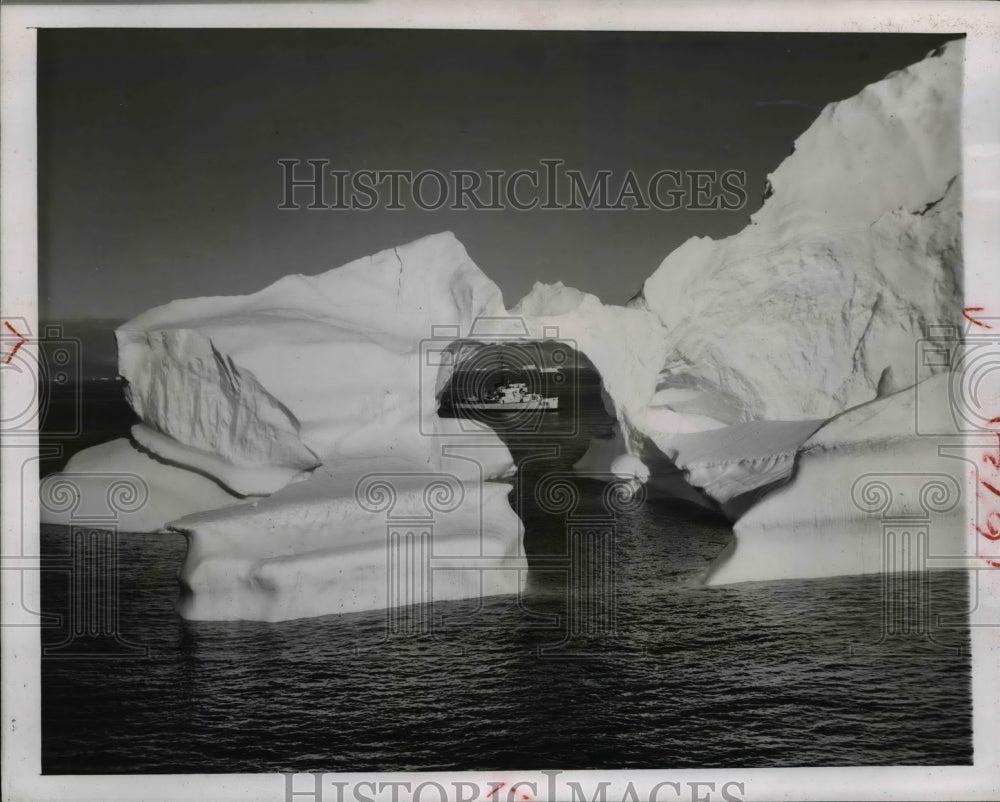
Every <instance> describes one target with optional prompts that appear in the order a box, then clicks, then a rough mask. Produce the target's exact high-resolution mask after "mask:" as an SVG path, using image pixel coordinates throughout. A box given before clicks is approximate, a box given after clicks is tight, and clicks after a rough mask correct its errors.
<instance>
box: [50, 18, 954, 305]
mask: <svg viewBox="0 0 1000 802" xmlns="http://www.w3.org/2000/svg"><path fill="white" fill-rule="evenodd" d="M950 38H954V36H953V35H950V36H940V35H917V34H862V35H854V34H668V33H589V32H565V33H564V32H508V31H485V32H470V31H416V30H405V31H364V30H321V31H316V30H308V31H303V30H270V31H255V30H146V31H136V30H121V29H119V30H43V31H40V32H39V90H38V91H39V191H40V195H39V198H40V200H39V204H40V206H39V225H40V240H41V241H40V265H39V282H40V294H39V295H40V314H41V316H42V317H43V318H49V319H56V318H61V319H82V318H127V317H131V316H132V315H135V314H137V313H139V312H141V311H143V310H144V309H147V308H149V307H151V306H154V305H157V304H161V303H165V302H167V301H169V300H171V299H173V298H177V297H190V296H197V295H218V294H233V293H245V292H250V291H253V290H256V289H259V288H261V287H263V286H264V285H266V284H268V283H270V282H271V281H273V280H275V279H277V278H279V277H281V276H283V275H285V274H287V273H293V272H298V273H306V274H312V273H319V272H322V271H324V270H327V269H329V268H332V267H336V266H338V265H341V264H343V263H345V262H348V261H350V260H352V259H355V258H357V257H359V256H363V255H365V254H368V253H373V252H375V251H378V250H382V249H383V248H387V247H391V246H393V245H398V244H402V243H404V242H408V241H410V240H412V239H415V238H417V237H420V236H423V235H425V234H430V233H433V232H437V231H443V230H449V229H450V230H452V231H454V232H455V233H456V235H457V236H458V238H459V239H460V240H461V241H462V242H463V243H464V244H465V246H466V248H467V249H468V250H469V253H470V255H471V256H472V258H473V259H474V260H475V261H476V263H477V264H478V265H479V266H480V267H481V268H482V269H483V270H484V271H485V272H486V273H487V275H489V276H490V277H491V278H492V279H493V280H494V281H496V282H497V283H498V284H499V285H500V288H501V289H502V290H503V292H504V298H505V301H506V303H507V305H508V306H512V305H513V304H514V303H515V302H516V301H517V300H518V299H519V298H520V297H521V296H522V295H523V294H524V293H526V292H527V291H528V290H530V288H531V285H532V284H533V282H534V281H535V280H541V281H545V282H554V281H557V280H562V281H563V282H565V283H567V284H570V285H573V286H576V287H579V288H580V289H583V290H586V291H589V292H593V293H596V294H597V295H599V296H600V297H601V298H602V300H605V301H607V302H613V303H622V302H624V301H626V300H627V299H628V298H629V297H630V296H632V295H633V294H634V293H635V292H636V291H637V290H638V289H639V287H640V286H641V283H642V280H643V279H644V278H645V277H646V276H648V275H649V274H650V273H651V272H652V271H653V270H654V269H655V268H656V267H657V266H658V265H659V263H660V261H661V260H662V259H663V258H664V257H665V256H666V255H667V254H668V253H669V252H670V251H671V250H673V249H674V248H676V247H677V246H678V245H680V244H681V243H682V242H683V241H684V240H685V239H687V238H688V237H690V236H694V235H709V236H713V237H722V236H726V235H728V234H732V233H734V232H736V231H738V230H739V229H740V228H742V227H743V225H745V223H746V220H747V217H748V216H749V214H751V213H752V212H753V211H755V210H756V209H757V208H758V207H759V205H760V198H761V193H762V190H763V184H764V177H765V174H766V173H768V172H770V171H771V170H773V169H774V168H775V167H777V165H778V164H779V163H780V162H781V160H782V159H783V158H784V157H785V156H787V155H788V154H789V152H790V150H791V145H792V142H793V140H794V139H795V137H796V136H798V134H800V133H801V132H802V131H804V130H805V129H806V128H807V127H808V125H809V124H810V123H811V122H812V120H813V119H814V118H815V117H816V116H817V114H818V113H819V111H820V110H821V109H822V107H823V106H824V105H825V104H826V103H828V102H830V101H833V100H839V99H842V98H845V97H849V96H850V95H853V94H855V93H856V92H857V91H859V90H860V89H861V88H862V87H863V86H864V85H866V84H868V83H871V82H872V81H875V80H878V79H880V78H882V77H884V76H885V75H886V74H887V73H888V72H890V71H892V70H894V69H898V68H900V67H904V66H906V65H907V64H910V63H912V62H914V61H917V60H919V59H920V58H922V57H923V56H924V55H925V53H926V52H927V51H928V50H930V49H932V48H934V47H936V46H937V45H939V44H940V43H942V42H943V41H946V40H947V39H950ZM282 158H285V159H303V160H304V159H308V158H325V159H328V160H329V161H330V163H331V164H330V167H331V169H345V170H351V171H357V170H361V169H371V170H376V169H383V170H387V169H409V170H413V171H419V170H422V169H437V170H442V171H444V170H454V169H465V170H473V171H477V172H478V173H480V174H485V172H486V171H487V170H507V171H513V170H517V169H522V168H525V169H537V168H538V166H539V160H540V159H543V158H560V159H563V160H565V162H566V167H569V168H575V169H579V170H582V171H583V172H584V174H586V175H588V176H592V175H593V174H594V173H596V172H597V171H598V170H610V171H612V179H611V185H612V187H617V185H618V184H620V182H621V180H622V179H623V178H624V175H625V173H626V171H627V170H629V169H631V170H634V171H635V173H636V175H637V176H638V177H639V178H640V179H641V180H642V181H643V182H645V180H646V179H648V178H649V177H650V176H652V175H653V174H654V173H655V172H657V171H658V170H663V169H675V170H719V171H722V170H726V169H737V170H743V171H745V172H746V175H747V182H746V184H747V191H748V195H749V202H748V204H747V205H746V206H745V207H744V208H742V209H739V210H736V211H697V210H691V211H686V210H675V211H657V210H649V211H634V210H632V211H622V210H605V211H597V210H578V211H572V210H560V211H553V210H538V209H536V210H534V211H529V212H519V211H516V210H513V209H508V210H504V211H476V210H471V209H469V210H449V209H447V208H446V209H442V210H439V211H424V210H421V209H419V208H416V207H415V206H414V205H413V204H408V205H407V208H406V209H405V210H404V211H390V210H385V209H384V208H379V209H376V210H372V211H367V212H362V211H350V210H320V211H316V210H314V211H309V210H306V209H305V208H303V209H301V210H298V211H289V210H284V211H282V210H279V209H278V205H279V203H280V202H281V200H282V192H283V185H282V169H281V168H280V166H279V165H278V163H277V162H278V159H282ZM435 194H436V193H435V191H434V185H433V184H431V185H430V188H429V189H428V195H429V196H430V197H431V198H432V199H433V196H434V195H435ZM298 197H299V198H301V197H302V196H301V195H299V196H298ZM384 202H388V201H387V200H386V201H384Z"/></svg>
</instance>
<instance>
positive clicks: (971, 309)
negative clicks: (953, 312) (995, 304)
mask: <svg viewBox="0 0 1000 802" xmlns="http://www.w3.org/2000/svg"><path fill="white" fill-rule="evenodd" d="M982 311H983V307H981V306H967V307H965V309H963V310H962V316H963V317H964V318H965V319H966V320H968V321H969V322H970V323H972V324H974V325H976V326H982V327H983V328H984V329H992V328H993V327H992V326H991V325H989V324H988V323H983V321H981V320H976V319H975V318H974V317H973V316H972V315H970V314H969V312H982Z"/></svg>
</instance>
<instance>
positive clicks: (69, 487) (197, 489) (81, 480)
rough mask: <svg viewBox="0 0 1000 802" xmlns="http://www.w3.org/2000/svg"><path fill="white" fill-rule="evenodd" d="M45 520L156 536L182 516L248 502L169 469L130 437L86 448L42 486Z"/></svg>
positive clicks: (203, 479)
mask: <svg viewBox="0 0 1000 802" xmlns="http://www.w3.org/2000/svg"><path fill="white" fill-rule="evenodd" d="M39 496H40V500H41V505H40V506H41V522H42V523H43V524H63V525H69V524H71V523H74V522H80V521H89V522H90V523H91V525H94V526H98V525H100V523H104V524H105V525H107V526H112V527H117V529H118V530H119V531H122V532H155V531H157V530H159V529H163V528H164V526H165V525H166V523H167V522H168V521H171V520H173V519H174V518H177V517H179V516H181V515H188V514H189V513H194V512H203V511H204V510H213V509H218V508H221V507H228V506H230V505H232V504H238V503H240V502H242V501H243V499H242V498H240V497H239V496H235V495H233V494H232V493H229V492H228V491H226V490H225V489H224V488H223V487H221V486H220V485H219V484H218V483H217V482H215V481H213V480H212V479H210V478H208V477H207V476H204V475H202V474H199V473H195V472H194V471H190V470H187V469H186V468H179V467H177V466H175V465H169V464H167V463H165V462H163V461H162V460H160V459H155V458H153V457H151V456H150V455H149V454H147V453H144V452H142V451H140V450H139V449H138V448H136V447H135V445H134V444H132V443H130V442H129V441H128V440H125V439H124V438H119V439H117V440H111V441H110V442H107V443H101V444H100V445H97V446H93V447H92V448H87V449H84V450H83V451H80V452H79V453H77V454H74V455H73V456H72V457H70V459H69V462H67V463H66V467H65V468H63V470H62V471H60V472H59V473H55V474H51V475H49V476H46V477H45V478H44V479H43V480H42V483H41V487H40V491H39Z"/></svg>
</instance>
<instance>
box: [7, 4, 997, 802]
mask: <svg viewBox="0 0 1000 802" xmlns="http://www.w3.org/2000/svg"><path fill="white" fill-rule="evenodd" d="M77 27H100V28H110V27H125V28H159V27H171V28H198V27H213V28H217V27H224V28H229V27H233V28H304V27H309V28H322V27H333V28H339V27H347V28H352V27H362V28H449V29H470V30H472V29H500V28H513V29H538V30H588V29H593V30H670V31H767V32H845V33H848V32H849V33H860V32H884V33H903V32H912V33H916V32H920V33H954V34H956V35H960V34H965V35H966V51H965V59H966V61H965V70H964V82H965V83H964V96H963V104H962V111H963V113H962V127H963V186H964V189H963V191H964V231H963V241H964V249H965V250H964V254H965V255H964V264H965V297H966V306H970V305H975V306H980V307H993V308H994V309H997V310H1000V269H998V267H1000V258H998V256H1000V7H998V6H997V5H996V4H991V3H989V2H920V1H919V0H917V1H915V2H891V1H890V2H886V1H885V0H872V1H869V2H820V1H819V0H816V2H803V3H797V4H791V3H788V2H782V1H781V0H777V1H776V2H753V3H747V2H737V0H730V1H729V2H722V1H720V0H715V1H714V2H702V3H689V2H663V3H654V2H642V1H641V0H634V1H630V0H619V2H607V1H603V0H572V1H570V0H557V1H555V2H552V1H551V0H550V2H546V3H540V2H525V1H524V0H512V1H511V2H504V3H490V2H487V0H465V1H464V2H451V1H450V0H435V1H433V2H427V1H426V0H424V1H423V2H419V3H415V2H406V0H376V1H374V2H330V3H317V4H304V3H259V4H243V3H232V4H229V3H222V4H173V5H170V4H163V5H142V4H116V5H46V4H23V5H20V4H13V5H10V4H8V5H4V6H3V7H2V9H0V75H2V84H0V93H2V98H0V100H2V107H0V158H2V164H0V226H2V229H0V270H2V274H0V278H2V285H0V286H2V288H3V292H2V295H0V320H15V319H16V320H21V321H24V324H25V326H26V327H27V329H28V330H29V331H30V332H36V331H37V330H38V298H37V293H38V284H37V263H38V229H37V183H36V181H37V166H38V163H37V153H36V150H37V126H36V94H35V85H36V58H37V52H36V45H37V39H36V33H37V29H39V28H77ZM654 267H655V265H650V270H652V269H653V268H654ZM997 314H998V316H1000V312H998V313H997ZM34 347H35V345H34V343H33V342H31V341H30V340H29V342H27V343H26V344H25V348H27V349H29V351H30V350H31V349H33V348H34ZM2 378H3V381H2V395H0V419H6V418H5V415H6V413H8V412H9V411H10V410H12V409H21V408H23V406H24V404H25V403H30V399H31V398H33V388H32V387H31V386H30V385H31V383H32V381H33V377H30V376H29V377H25V376H24V375H21V376H17V375H14V373H13V372H12V371H4V372H3V377H2ZM3 445H4V448H2V449H0V465H2V477H3V481H2V482H0V493H2V496H0V514H2V526H3V541H2V543H3V549H2V552H0V554H2V557H3V561H4V562H3V565H2V567H3V569H5V570H3V571H2V574H3V576H2V580H3V581H2V583H0V592H2V604H3V607H2V609H3V616H4V623H5V624H9V622H10V616H11V615H13V614H14V613H15V611H16V610H17V609H18V608H19V607H20V606H21V605H22V604H24V605H27V608H28V609H35V610H37V609H38V604H39V597H40V587H39V577H38V571H37V570H26V568H27V569H30V567H31V565H32V564H34V565H36V566H37V556H36V557H32V556H31V555H37V554H38V548H39V544H38V532H39V525H38V524H39V520H38V499H37V492H38V486H37V485H38V470H37V459H36V456H37V441H35V442H34V444H32V443H30V442H24V441H23V440H20V441H18V443H17V444H15V445H12V444H11V443H10V442H9V441H6V440H5V442H4V443H3ZM32 560H34V563H32ZM7 569H10V570H7ZM970 582H977V583H978V584H977V587H976V588H972V590H973V591H974V592H975V595H972V598H973V599H975V600H976V601H977V603H978V608H977V612H976V615H977V620H980V621H986V622H990V621H996V622H997V623H996V624H992V625H991V624H988V623H987V624H985V625H978V626H973V627H971V637H972V651H973V683H972V693H973V704H974V717H973V727H974V730H973V740H974V765H972V766H964V767H949V766H945V767H933V766H930V767H928V766H921V767H874V768H868V767H864V768H860V767H859V768H817V769H813V768H796V769H739V768H726V769H719V770H715V769H713V770H707V769H703V770H664V771H628V772H625V771H603V772H590V771H569V772H565V773H563V774H562V775H561V776H560V777H559V783H560V787H561V788H565V787H566V785H565V784H566V782H568V781H576V782H579V783H580V784H581V785H582V787H583V788H584V789H586V790H587V792H588V797H589V794H590V793H592V790H593V789H594V788H595V786H596V783H597V782H599V781H603V780H607V781H611V782H612V783H613V785H612V786H611V787H612V788H622V787H624V786H625V785H626V784H627V783H628V782H632V783H633V786H634V788H635V789H636V791H637V792H638V794H639V796H640V798H643V799H647V798H648V797H649V793H650V791H651V789H652V788H653V787H654V786H655V785H656V784H657V783H663V782H665V781H673V782H679V783H683V784H685V785H687V786H689V785H690V784H691V783H698V782H705V783H709V782H713V783H715V784H716V786H719V785H721V784H724V783H726V782H730V781H732V782H738V783H743V784H744V786H745V787H744V791H743V794H742V797H743V798H744V799H747V800H784V799H800V800H834V799H836V800H841V799H843V800H849V799H884V800H907V799H941V800H944V799H970V800H971V799H983V800H988V799H994V798H996V794H997V792H998V789H1000V697H998V692H1000V570H997V571H984V570H981V571H970ZM0 642H2V643H0V645H2V669H3V673H2V676H3V688H2V705H3V714H2V727H3V730H2V732H3V738H2V741H3V743H2V757H3V770H4V771H3V780H2V782H3V800H8V799H9V800H28V799H31V800H106V801H107V802H115V800H132V799H139V798H141V799H143V800H149V801H150V802H152V801H153V800H172V799H204V800H212V802H222V801H223V800H250V799H252V800H257V799H260V800H274V801H275V802H278V801H279V800H285V799H286V791H287V790H289V789H288V787H287V786H286V783H287V782H288V778H286V776H284V775H281V774H206V775H169V776H165V775H126V776H104V775H101V776H75V775H41V773H40V771H41V722H40V643H39V638H38V630H37V629H36V628H32V627H17V626H3V627H0ZM720 737H724V734H722V733H720ZM314 779H315V778H314ZM455 779H460V780H462V781H465V782H469V783H477V784H478V785H479V787H480V788H482V789H483V792H482V794H481V796H480V797H476V798H477V799H479V798H485V797H486V792H487V791H488V790H489V788H490V787H492V786H491V785H490V784H491V783H493V784H497V783H501V782H506V783H514V782H518V781H531V782H535V783H536V784H537V787H538V788H539V789H541V790H540V793H541V792H542V791H544V789H545V788H546V787H547V785H546V783H547V778H546V776H545V775H544V774H543V773H542V772H540V771H524V772H509V771H508V772H489V773H483V772H477V773H471V772H468V773H458V772H455V773H443V772H427V773H414V774H404V773H400V772H394V773H391V774H383V775H370V774H365V775H361V774H341V775H333V774H330V775H325V776H324V777H322V778H320V781H321V782H322V783H325V785H324V793H323V794H322V795H321V798H322V799H328V800H334V799H338V798H339V797H338V794H337V786H336V785H335V784H334V782H336V783H347V784H351V783H356V782H361V781H372V780H376V781H378V782H383V783H387V785H385V786H383V788H382V792H381V793H375V794H374V795H373V796H374V798H376V799H387V800H388V799H391V798H393V794H394V793H395V789H394V788H393V786H392V785H391V783H393V782H399V781H409V782H410V783H412V784H414V785H416V784H418V783H420V782H422V781H425V780H433V781H436V782H439V783H450V782H451V781H453V780H455ZM309 782H311V780H309V777H308V775H306V776H305V778H304V779H302V785H299V784H298V780H296V788H302V789H307V788H308V787H309V785H308V784H309ZM341 787H342V788H343V787H345V786H341ZM445 787H446V788H447V787H449V786H447V785H446V786H445ZM312 798H318V797H313V796H310V795H309V794H302V793H298V794H296V796H294V797H293V799H294V800H296V802H303V800H306V799H312ZM343 798H345V799H348V798H351V797H349V796H348V795H347V794H344V795H343ZM401 798H403V799H405V798H406V797H405V796H404V797H401ZM425 798H434V799H436V798H437V795H436V794H434V793H428V795H427V796H426V797H425ZM538 798H544V796H539V797H538ZM713 798H715V797H713Z"/></svg>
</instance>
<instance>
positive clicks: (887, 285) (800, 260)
mask: <svg viewBox="0 0 1000 802" xmlns="http://www.w3.org/2000/svg"><path fill="white" fill-rule="evenodd" d="M961 71H962V43H961V41H957V42H951V43H949V44H947V45H946V46H945V47H943V48H941V50H940V51H939V52H937V53H936V54H934V55H931V56H930V57H928V58H927V59H925V60H923V61H921V62H919V63H917V64H914V65H912V66H910V67H907V68H906V69H904V70H900V71H898V72H896V73H893V74H892V75H890V76H889V77H887V78H885V79H884V80H882V81H879V82H877V83H875V84H872V85H870V86H868V87H866V88H865V89H864V90H863V91H861V92H860V93H859V94H858V95H856V96H855V97H852V98H849V99H847V100H844V101H841V102H839V103H832V104H830V105H829V106H827V107H826V108H825V109H824V110H823V112H822V113H821V114H820V115H819V117H818V118H817V119H816V121H815V122H814V123H813V124H812V126H810V128H809V129H808V130H807V131H806V132H805V133H804V134H803V135H802V136H800V137H799V138H798V140H796V142H795V151H794V153H793V154H792V155H791V156H790V157H789V158H787V159H786V160H785V161H784V162H782V164H781V165H780V166H779V167H778V168H777V169H776V170H775V171H774V173H773V174H772V175H771V176H770V186H771V190H772V191H773V194H772V195H771V197H769V198H768V199H767V200H766V201H765V203H764V205H763V206H762V208H761V209H760V210H759V211H758V212H757V213H756V214H754V215H753V217H752V218H751V222H750V225H748V226H747V227H746V228H745V229H743V230H742V231H741V232H739V233H738V234H736V235H734V236H731V237H729V238H727V239H724V240H721V241H713V240H711V239H707V238H694V239H691V240H688V241H687V242H686V243H684V244H683V245H682V246H681V247H680V248H678V249H677V250H675V251H674V252H673V253H671V254H670V255H669V256H668V257H667V258H666V259H665V260H664V262H663V263H662V264H661V265H660V267H659V268H658V269H657V270H656V272H654V273H653V275H652V276H650V277H649V278H648V279H647V280H646V282H645V285H644V287H643V291H642V296H641V298H640V299H638V300H637V301H636V302H635V303H634V305H635V306H637V307H638V308H642V309H648V310H650V311H652V312H653V313H655V314H656V316H657V317H658V318H659V319H660V320H661V321H662V323H663V325H664V327H665V328H666V330H667V332H668V337H667V343H666V344H667V346H668V347H669V350H670V351H671V354H672V360H673V361H674V363H675V365H676V367H675V368H674V369H673V371H672V372H673V374H674V375H675V376H688V377H690V378H691V380H692V382H693V383H697V384H699V385H701V386H702V387H711V388H713V389H712V391H711V392H710V393H709V395H712V396H714V397H715V398H714V401H715V404H716V405H722V406H724V407H728V408H732V409H733V410H735V411H736V412H737V414H738V416H739V419H741V420H759V419H769V420H804V419H813V418H827V417H830V416H831V415H835V414H837V413H838V412H841V411H842V410H844V409H847V408H849V407H852V406H855V405H857V404H860V403H864V402H865V401H869V400H871V399H873V398H875V397H876V395H878V394H880V393H881V394H885V393H888V392H892V391H894V390H898V389H902V388H904V387H908V386H911V385H912V384H913V383H914V381H915V379H914V369H913V361H914V356H913V354H914V344H915V343H916V342H917V341H918V340H920V339H921V338H922V337H923V336H924V332H925V331H926V329H927V327H929V326H933V325H938V324H950V323H957V322H958V310H959V309H960V308H961V303H960V300H961V298H960V283H961V246H960V217H961V215H960V203H961V191H960V186H959V182H958V179H957V177H958V175H959V171H960V102H961ZM703 406H705V407H707V402H706V403H704V404H703ZM636 425H637V426H638V427H640V428H641V426H642V423H641V422H640V421H636Z"/></svg>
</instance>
